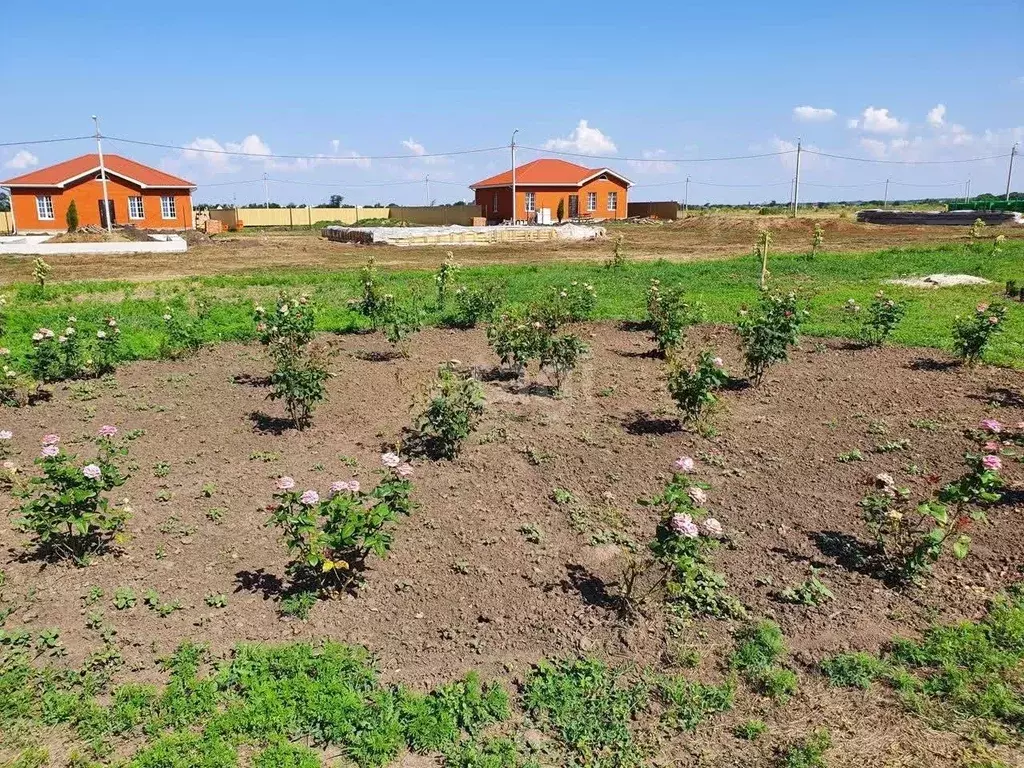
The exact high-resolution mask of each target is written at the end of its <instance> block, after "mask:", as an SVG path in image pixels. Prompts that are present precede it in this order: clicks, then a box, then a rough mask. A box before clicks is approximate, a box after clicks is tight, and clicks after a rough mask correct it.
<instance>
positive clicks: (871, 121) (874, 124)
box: [860, 107, 907, 133]
mask: <svg viewBox="0 0 1024 768" xmlns="http://www.w3.org/2000/svg"><path fill="white" fill-rule="evenodd" d="M860 127H861V129H862V130H864V131H867V132H868V133H903V132H904V131H906V130H907V124H906V123H905V122H903V121H902V120H898V119H897V118H895V117H893V116H892V115H890V114H889V110H888V109H885V108H883V107H878V108H875V107H868V108H867V109H865V110H864V112H863V113H861V120H860Z"/></svg>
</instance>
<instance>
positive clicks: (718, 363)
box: [711, 357, 725, 368]
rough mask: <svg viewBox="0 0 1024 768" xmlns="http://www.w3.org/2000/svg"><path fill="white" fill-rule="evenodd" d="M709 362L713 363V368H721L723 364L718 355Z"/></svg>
mask: <svg viewBox="0 0 1024 768" xmlns="http://www.w3.org/2000/svg"><path fill="white" fill-rule="evenodd" d="M711 362H712V363H713V364H714V366H715V368H721V367H722V366H723V365H725V363H724V362H723V361H722V358H720V357H716V358H714V359H712V361H711Z"/></svg>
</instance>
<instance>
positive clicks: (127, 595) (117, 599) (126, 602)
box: [114, 587, 138, 611]
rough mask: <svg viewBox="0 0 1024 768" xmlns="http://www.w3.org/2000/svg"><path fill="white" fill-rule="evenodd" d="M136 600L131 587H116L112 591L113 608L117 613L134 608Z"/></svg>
mask: <svg viewBox="0 0 1024 768" xmlns="http://www.w3.org/2000/svg"><path fill="white" fill-rule="evenodd" d="M137 600H138V598H136V597H135V591H134V590H133V589H132V588H131V587H118V588H117V589H116V590H114V607H115V608H116V609H117V610H119V611H126V610H128V609H129V608H134V607H135V603H136V602H137Z"/></svg>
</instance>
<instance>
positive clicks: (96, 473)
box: [82, 464, 103, 480]
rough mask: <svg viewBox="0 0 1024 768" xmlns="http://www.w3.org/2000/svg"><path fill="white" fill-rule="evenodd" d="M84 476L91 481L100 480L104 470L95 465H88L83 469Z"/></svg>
mask: <svg viewBox="0 0 1024 768" xmlns="http://www.w3.org/2000/svg"><path fill="white" fill-rule="evenodd" d="M82 474H83V475H85V476H86V477H88V478H89V479H90V480H98V479H99V477H100V475H102V474H103V470H102V469H100V468H99V467H97V466H96V465H95V464H86V465H85V466H84V467H82Z"/></svg>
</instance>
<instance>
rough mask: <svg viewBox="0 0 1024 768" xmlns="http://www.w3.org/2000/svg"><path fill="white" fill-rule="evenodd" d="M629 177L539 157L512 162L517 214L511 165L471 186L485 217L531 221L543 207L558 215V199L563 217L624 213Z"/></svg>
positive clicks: (618, 216)
mask: <svg viewBox="0 0 1024 768" xmlns="http://www.w3.org/2000/svg"><path fill="white" fill-rule="evenodd" d="M632 184H633V182H631V181H630V180H629V179H627V178H626V177H625V176H622V175H621V174H618V173H616V172H615V171H613V170H611V169H610V168H585V167H584V166H582V165H576V164H575V163H570V162H566V161H565V160H554V159H550V158H542V159H540V160H534V161H533V162H530V163H526V164H524V165H520V166H518V167H516V200H515V215H514V216H513V213H512V171H511V170H508V171H505V172H504V173H499V174H498V175H497V176H491V177H490V178H489V179H484V180H483V181H478V182H477V183H476V184H473V185H471V186H470V189H472V190H473V191H474V192H475V194H476V200H475V202H476V204H477V205H479V206H480V207H481V209H482V211H483V215H484V216H485V217H486V218H487V220H488V221H507V220H509V219H513V220H515V221H535V220H536V218H537V211H539V210H542V209H544V208H547V209H548V210H550V211H551V218H552V219H553V220H554V219H557V218H558V204H559V202H561V203H562V208H563V211H564V218H566V219H624V218H626V206H627V202H628V201H627V199H626V198H627V194H628V191H629V187H630V186H632Z"/></svg>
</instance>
